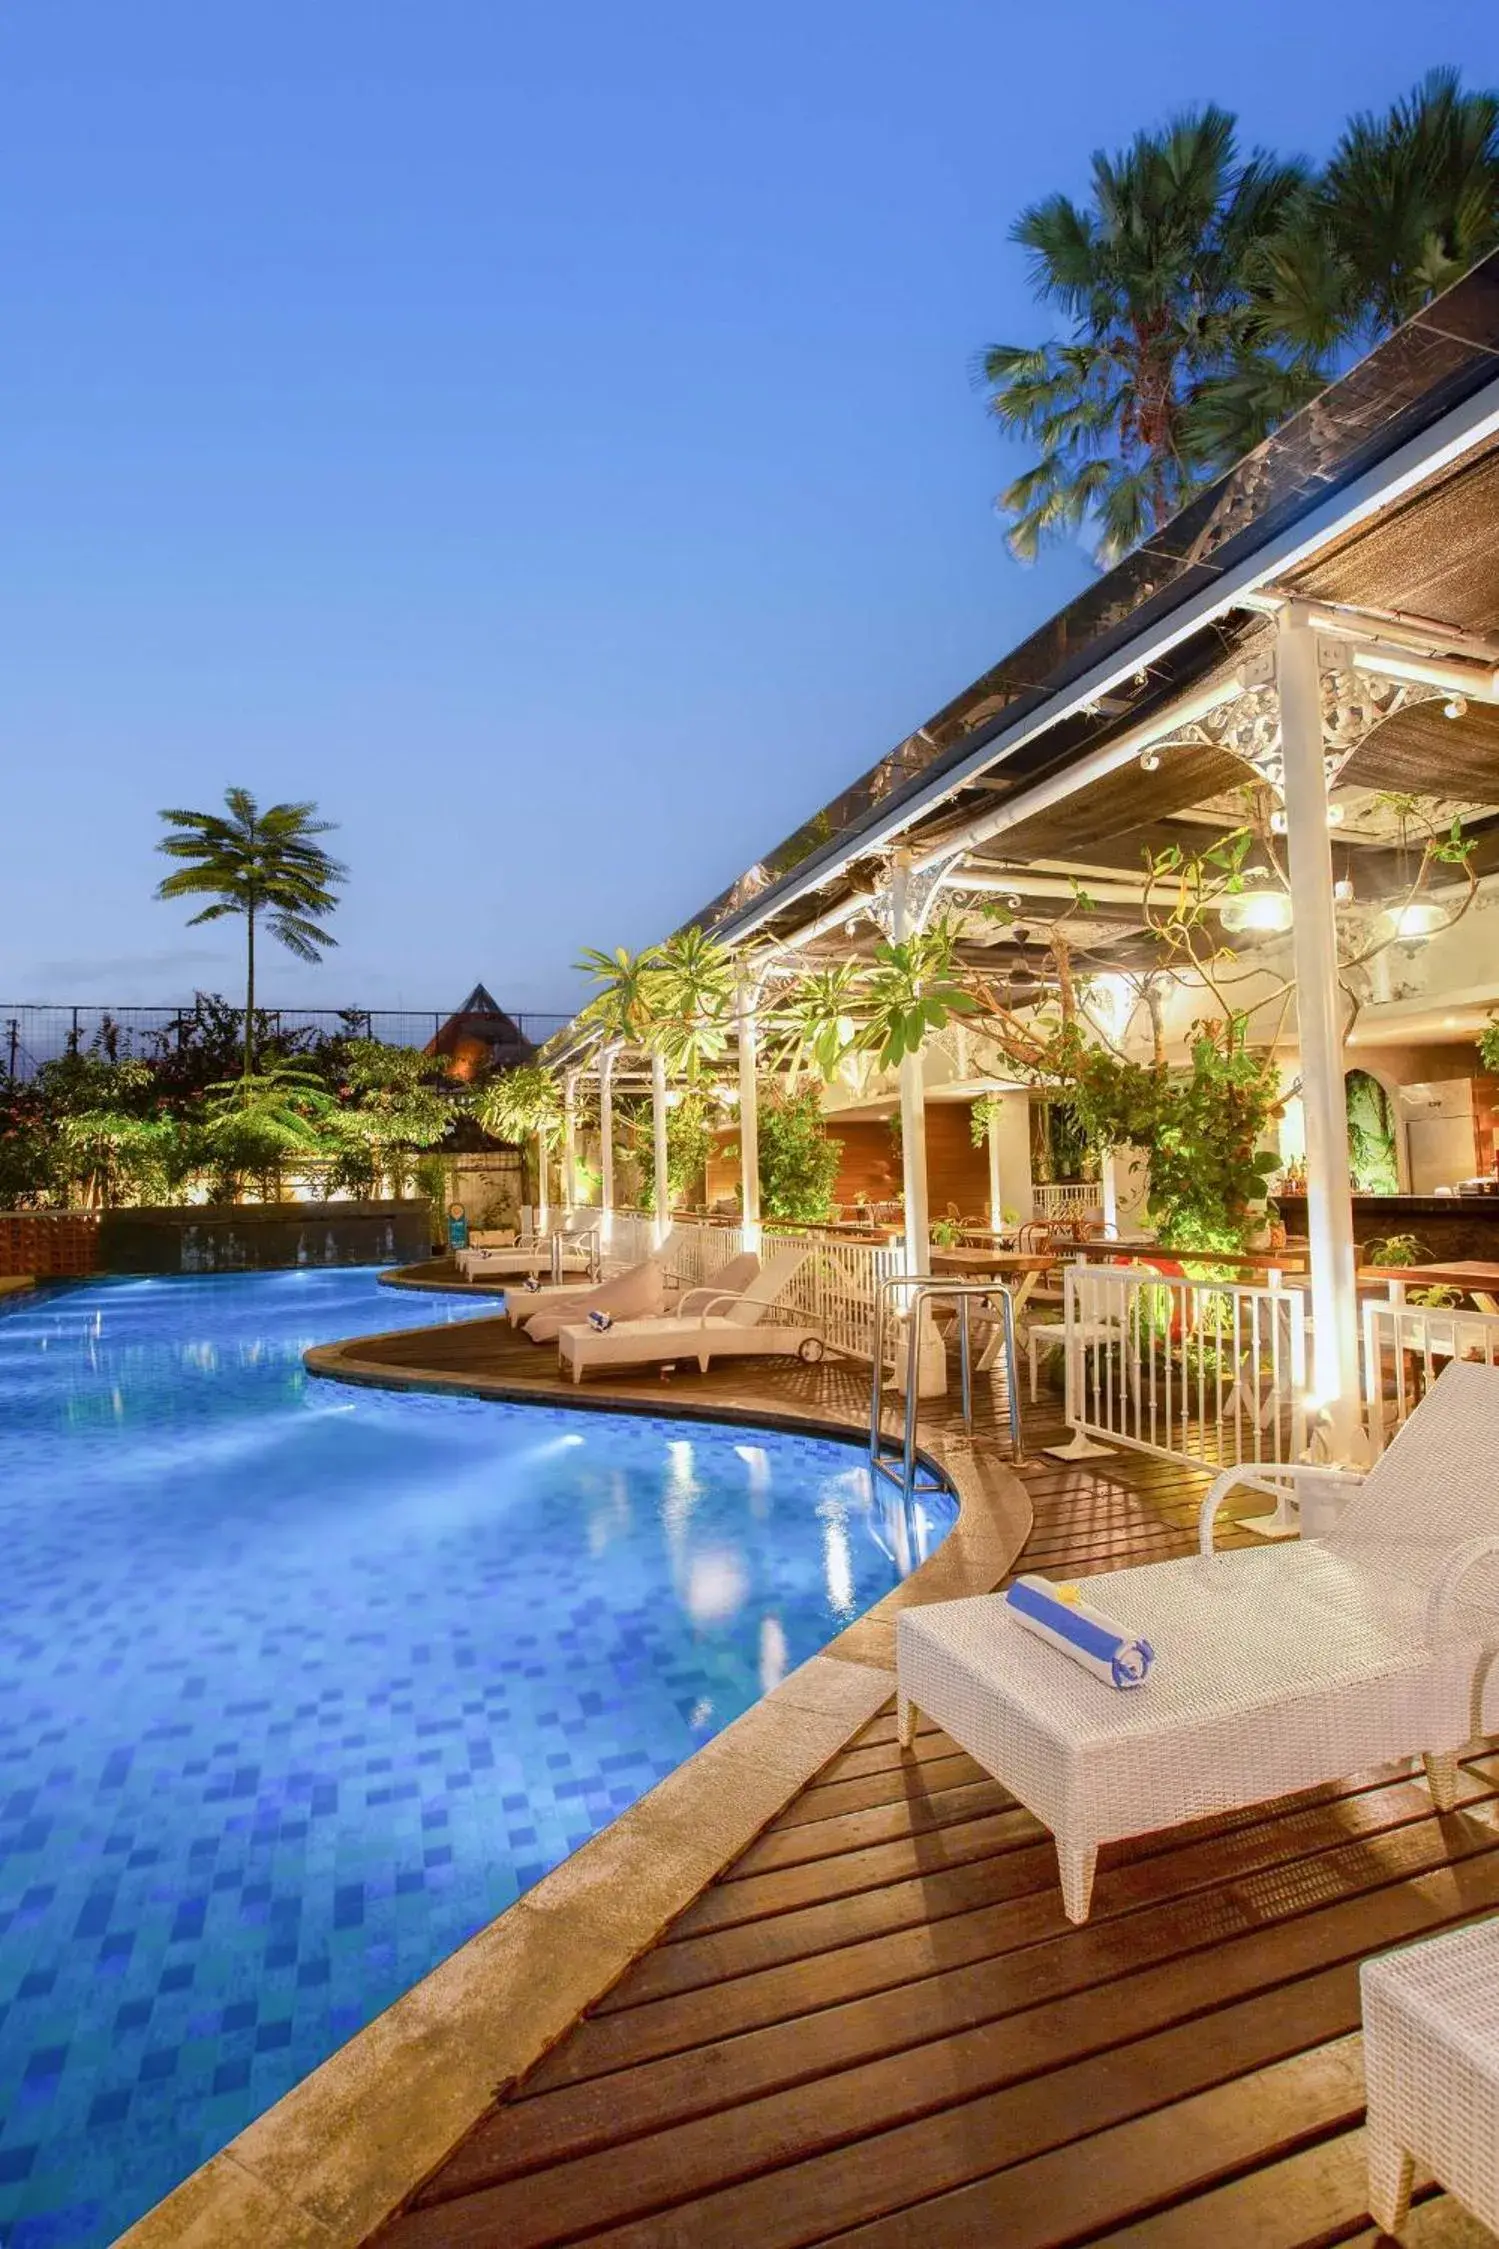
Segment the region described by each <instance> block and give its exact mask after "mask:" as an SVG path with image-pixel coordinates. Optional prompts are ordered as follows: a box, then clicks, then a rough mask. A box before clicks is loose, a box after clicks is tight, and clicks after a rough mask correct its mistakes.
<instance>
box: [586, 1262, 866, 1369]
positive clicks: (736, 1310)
mask: <svg viewBox="0 0 1499 2249" xmlns="http://www.w3.org/2000/svg"><path fill="white" fill-rule="evenodd" d="M809 1255H810V1252H809V1251H807V1250H786V1251H783V1252H782V1253H781V1254H780V1255H779V1256H776V1257H772V1258H771V1259H770V1260H769V1262H768V1263H767V1264H766V1265H764V1266H763V1267H762V1268H761V1270H760V1272H759V1274H758V1275H757V1277H756V1278H755V1279H754V1280H753V1281H752V1282H751V1283H750V1285H749V1286H748V1288H746V1289H744V1290H742V1291H741V1292H739V1293H738V1294H737V1295H736V1294H735V1293H733V1292H732V1291H725V1290H723V1289H720V1288H718V1287H716V1286H715V1287H711V1288H700V1289H689V1290H688V1291H687V1294H686V1295H685V1296H684V1297H683V1298H682V1300H681V1302H680V1304H679V1305H678V1306H677V1309H676V1311H675V1312H674V1313H672V1314H671V1315H670V1316H669V1317H668V1318H665V1319H659V1320H629V1321H626V1322H625V1324H624V1325H623V1326H621V1327H610V1328H606V1329H604V1330H602V1331H600V1330H599V1329H597V1328H594V1327H590V1326H587V1325H579V1326H568V1327H565V1328H563V1330H562V1331H561V1333H560V1334H559V1336H558V1338H557V1346H558V1351H559V1354H560V1359H561V1364H562V1365H563V1366H565V1367H569V1368H570V1369H571V1370H572V1378H573V1380H574V1382H581V1381H582V1379H583V1376H584V1374H585V1373H586V1371H587V1370H588V1369H589V1368H590V1367H595V1368H596V1367H618V1366H627V1367H629V1366H655V1365H659V1364H661V1363H662V1362H663V1361H665V1360H668V1359H696V1361H697V1363H698V1366H699V1368H700V1369H701V1371H702V1372H703V1373H704V1374H706V1373H707V1371H708V1368H709V1365H710V1364H711V1362H712V1361H713V1360H714V1359H730V1358H749V1357H754V1358H760V1357H771V1356H776V1357H790V1358H800V1359H805V1360H806V1361H807V1362H808V1364H809V1365H810V1364H812V1363H814V1362H815V1361H816V1360H818V1359H820V1358H821V1357H822V1355H823V1351H824V1349H825V1345H824V1342H823V1336H822V1330H821V1328H820V1327H818V1326H817V1325H815V1324H813V1323H810V1322H798V1323H797V1324H796V1325H794V1326H793V1325H789V1324H788V1325H783V1324H782V1323H781V1322H779V1321H772V1320H769V1319H767V1318H766V1314H767V1313H768V1312H769V1311H770V1310H771V1309H772V1307H773V1306H774V1305H775V1304H776V1302H777V1300H778V1299H779V1298H780V1296H781V1295H782V1294H783V1293H784V1291H785V1290H786V1289H787V1288H789V1287H790V1285H791V1282H792V1281H793V1280H794V1279H795V1277H796V1275H797V1273H798V1272H799V1271H800V1270H801V1268H802V1266H803V1265H804V1264H805V1263H806V1261H807V1258H808V1256H809Z"/></svg>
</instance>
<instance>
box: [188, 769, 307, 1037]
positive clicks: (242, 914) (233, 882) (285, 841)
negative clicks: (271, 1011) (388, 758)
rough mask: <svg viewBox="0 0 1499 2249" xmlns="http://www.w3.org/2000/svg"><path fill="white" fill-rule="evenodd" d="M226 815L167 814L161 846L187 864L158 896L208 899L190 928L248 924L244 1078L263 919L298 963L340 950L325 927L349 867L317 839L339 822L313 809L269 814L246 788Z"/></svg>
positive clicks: (282, 808) (285, 808)
mask: <svg viewBox="0 0 1499 2249" xmlns="http://www.w3.org/2000/svg"><path fill="white" fill-rule="evenodd" d="M224 806H225V810H224V812H222V813H219V812H183V811H164V812H163V813H162V815H161V817H162V819H163V820H164V821H165V822H166V825H167V828H168V831H169V832H168V834H166V835H164V836H163V837H162V838H161V840H160V842H159V843H158V844H157V846H156V848H157V850H158V851H160V852H163V853H165V855H166V857H167V858H168V859H180V860H182V861H183V862H184V864H183V865H182V866H180V867H178V868H177V869H176V870H175V871H174V872H173V873H172V874H169V875H166V876H164V877H163V879H162V881H161V882H160V883H159V884H158V885H157V890H156V896H157V897H158V898H203V897H206V898H209V899H210V900H211V901H212V903H211V904H209V905H207V906H205V907H204V908H203V910H202V912H201V913H196V914H194V915H193V916H192V917H191V919H190V921H189V923H188V927H189V928H191V929H195V928H196V927H197V926H198V924H199V923H200V922H207V921H221V920H222V919H223V918H224V916H225V915H235V916H237V917H238V918H239V919H241V920H242V921H243V922H244V925H245V1040H244V1076H245V1078H246V1079H247V1080H248V1079H250V1078H251V1077H253V1076H254V1072H255V935H256V930H257V927H258V926H259V924H260V923H261V922H262V921H263V922H264V923H265V925H266V927H267V928H268V929H269V930H270V933H271V935H272V936H273V937H274V938H275V939H276V941H277V942H278V944H282V945H284V946H285V947H286V949H287V951H288V952H289V953H294V954H295V955H296V957H297V959H298V960H302V961H318V960H321V959H322V957H323V949H324V948H325V947H326V946H329V945H336V944H337V942H338V940H337V938H335V937H331V936H330V935H329V934H328V932H327V930H326V929H324V928H323V927H322V926H321V925H322V924H323V922H325V921H326V920H327V918H328V916H329V915H330V914H331V913H332V912H333V910H334V908H335V907H336V906H337V904H338V891H337V888H336V885H337V884H338V883H340V882H341V881H342V880H343V878H344V876H345V875H346V874H347V872H348V869H347V868H346V867H343V866H340V864H339V862H338V861H337V860H336V859H333V858H330V856H329V855H328V853H327V852H326V851H324V850H323V849H322V847H321V845H320V844H319V843H318V842H317V841H316V840H315V839H316V838H317V837H318V836H324V835H328V834H329V833H330V832H331V830H332V828H333V826H334V823H333V822H332V821H331V820H319V819H317V818H315V817H314V815H315V814H316V812H317V806H316V805H315V804H272V805H268V806H267V808H266V809H265V811H264V812H262V811H261V809H260V806H259V805H258V804H257V803H256V801H255V799H254V797H252V796H251V794H250V792H249V790H248V789H226V790H225V792H224Z"/></svg>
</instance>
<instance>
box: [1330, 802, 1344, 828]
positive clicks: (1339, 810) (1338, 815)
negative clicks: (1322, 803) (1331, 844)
mask: <svg viewBox="0 0 1499 2249" xmlns="http://www.w3.org/2000/svg"><path fill="white" fill-rule="evenodd" d="M1327 825H1328V826H1329V827H1330V828H1341V827H1342V825H1343V807H1342V806H1341V805H1340V804H1330V805H1329V806H1328V808H1327Z"/></svg>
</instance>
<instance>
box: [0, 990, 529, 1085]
mask: <svg viewBox="0 0 1499 2249" xmlns="http://www.w3.org/2000/svg"><path fill="white" fill-rule="evenodd" d="M217 1005H218V1003H217V1002H215V1012H217ZM507 1012H508V1011H507ZM243 1014H244V1011H243V1009H240V1008H233V1009H229V1010H227V1016H228V1019H229V1020H230V1021H234V1020H236V1019H238V1020H242V1019H243ZM256 1014H257V1016H261V1017H263V1020H264V1024H265V1035H266V1036H268V1037H270V1038H272V1039H278V1040H281V1039H293V1038H295V1039H298V1040H300V1041H301V1043H303V1044H306V1043H309V1042H310V1041H312V1040H315V1039H318V1038H338V1037H349V1036H351V1035H357V1036H359V1037H362V1038H371V1039H383V1040H384V1041H385V1042H386V1044H387V1045H389V1046H415V1047H424V1046H429V1045H430V1044H431V1043H432V1041H433V1040H434V1039H435V1038H436V1036H437V1034H438V1033H439V1031H441V1029H442V1027H443V1025H444V1024H445V1023H449V1022H451V1021H452V1020H453V1010H452V1008H388V1007H387V1008H380V1007H376V1008H369V1007H269V1008H265V1009H257V1010H256ZM220 1019H221V1020H222V1019H223V1018H222V1017H221V1018H220ZM509 1020H510V1021H511V1022H512V1023H513V1024H514V1025H515V1027H516V1030H517V1031H518V1032H519V1034H520V1039H521V1042H522V1043H521V1044H520V1045H519V1046H517V1047H516V1048H515V1049H514V1050H513V1052H514V1058H515V1059H516V1060H523V1059H524V1057H525V1055H526V1054H527V1053H529V1051H530V1050H531V1048H533V1047H537V1046H540V1045H542V1044H543V1043H544V1042H545V1041H546V1040H547V1039H549V1038H550V1037H551V1036H552V1034H553V1033H554V1032H555V1031H560V1030H561V1029H562V1027H563V1025H564V1024H565V1023H567V1022H568V1021H569V1020H570V1018H569V1017H568V1016H566V1015H540V1014H525V1015H514V1014H511V1015H510V1017H509ZM206 1021H207V1012H206V1008H205V1005H204V1003H203V1001H202V1000H201V998H200V999H198V1000H195V1001H194V1002H193V1003H192V1004H191V1005H189V1006H183V1007H96V1006H82V1005H80V1006H76V1007H75V1006H73V1005H72V1004H71V1002H67V1003H55V1004H54V1003H44V1004H36V1003H33V1002H30V1001H13V1000H0V1074H5V1075H8V1076H10V1077H12V1078H19V1079H23V1080H24V1079H29V1078H32V1077H34V1076H35V1075H36V1072H37V1071H38V1070H39V1069H40V1067H41V1065H42V1064H43V1063H44V1062H55V1061H56V1060H57V1059H58V1058H59V1056H61V1055H64V1054H68V1053H71V1052H74V1051H82V1052H84V1053H88V1052H90V1051H91V1050H93V1049H95V1048H97V1049H98V1050H99V1051H101V1052H102V1053H104V1054H106V1055H108V1056H109V1057H110V1059H111V1060H119V1059H123V1058H125V1057H127V1056H139V1057H142V1058H145V1059H147V1060H149V1059H150V1058H151V1057H153V1056H155V1055H161V1054H168V1053H171V1052H173V1051H174V1050H175V1049H177V1048H179V1047H185V1046H188V1045H190V1044H191V1043H192V1041H193V1039H194V1037H195V1036H196V1035H197V1034H198V1033H199V1032H200V1031H201V1030H202V1028H203V1026H204V1024H205V1022H206ZM511 1052H512V1050H511V1049H510V1048H508V1047H497V1048H496V1049H495V1055H496V1059H497V1060H499V1061H505V1060H507V1059H508V1058H510V1056H511Z"/></svg>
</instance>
